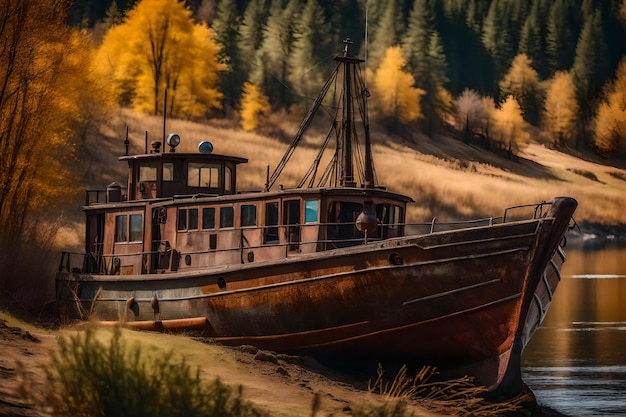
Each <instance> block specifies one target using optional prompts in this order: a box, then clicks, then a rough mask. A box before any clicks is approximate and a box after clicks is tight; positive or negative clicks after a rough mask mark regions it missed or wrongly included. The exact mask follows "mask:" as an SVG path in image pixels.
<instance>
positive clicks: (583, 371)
mask: <svg viewBox="0 0 626 417" xmlns="http://www.w3.org/2000/svg"><path fill="white" fill-rule="evenodd" d="M604 243H605V244H600V245H598V244H597V243H596V245H594V246H595V247H592V248H588V247H587V248H584V249H573V248H567V249H566V252H567V261H566V263H565V265H564V267H563V271H562V280H561V283H560V284H559V287H558V288H557V291H556V294H555V298H554V300H553V302H552V305H551V306H550V310H549V312H548V315H547V317H546V319H545V320H544V322H543V324H542V325H541V327H540V328H539V329H538V330H537V332H536V333H535V335H534V336H533V338H532V339H531V341H530V343H529V344H528V346H527V347H526V349H525V351H524V355H523V365H522V366H523V374H524V381H526V383H527V385H528V386H529V387H530V388H531V389H532V390H533V392H534V393H535V395H536V397H537V400H538V401H539V402H540V403H541V404H544V405H547V406H549V407H551V408H553V409H555V410H558V411H560V412H562V413H564V414H566V415H568V416H573V417H574V416H575V417H578V416H615V415H624V416H626V247H625V246H623V245H622V246H621V247H620V246H619V245H616V244H614V243H611V242H610V241H608V242H604Z"/></svg>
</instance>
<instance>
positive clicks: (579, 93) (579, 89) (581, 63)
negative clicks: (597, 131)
mask: <svg viewBox="0 0 626 417" xmlns="http://www.w3.org/2000/svg"><path fill="white" fill-rule="evenodd" d="M571 72H572V79H573V81H574V86H575V87H576V97H577V99H578V105H579V107H580V110H581V118H582V119H581V122H582V123H583V129H582V134H583V136H585V135H586V127H587V122H588V121H589V120H591V117H592V103H593V100H594V98H595V97H596V96H597V95H598V93H599V92H600V89H601V88H602V85H603V84H604V82H605V80H606V79H607V76H606V74H607V72H608V71H607V62H606V44H605V42H604V36H603V31H602V16H601V13H600V10H596V11H595V12H594V13H593V16H592V17H590V18H588V19H586V21H585V24H584V26H583V30H582V32H581V33H580V38H579V39H578V44H577V45H576V57H575V59H574V65H573V66H572V70H571ZM585 137H586V136H585ZM579 146H580V143H577V144H576V147H577V148H579Z"/></svg>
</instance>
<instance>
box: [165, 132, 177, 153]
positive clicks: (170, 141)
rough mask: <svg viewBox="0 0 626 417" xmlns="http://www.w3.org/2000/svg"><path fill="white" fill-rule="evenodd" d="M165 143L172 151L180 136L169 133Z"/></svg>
mask: <svg viewBox="0 0 626 417" xmlns="http://www.w3.org/2000/svg"><path fill="white" fill-rule="evenodd" d="M167 144H168V145H169V147H170V151H171V152H174V149H176V147H177V146H178V145H179V144H180V136H178V135H177V134H176V133H170V134H169V136H168V137H167Z"/></svg>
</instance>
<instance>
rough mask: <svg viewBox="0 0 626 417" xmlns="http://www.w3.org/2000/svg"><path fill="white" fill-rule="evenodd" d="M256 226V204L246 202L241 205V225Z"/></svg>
mask: <svg viewBox="0 0 626 417" xmlns="http://www.w3.org/2000/svg"><path fill="white" fill-rule="evenodd" d="M246 226H256V206H255V205H252V204H246V205H243V206H241V227H246Z"/></svg>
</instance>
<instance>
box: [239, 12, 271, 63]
mask: <svg viewBox="0 0 626 417" xmlns="http://www.w3.org/2000/svg"><path fill="white" fill-rule="evenodd" d="M268 11H269V10H268V7H267V1H266V0H251V1H250V3H249V4H248V7H246V11H245V12H244V14H243V19H242V22H241V27H240V30H239V32H240V39H241V43H240V50H241V56H242V57H245V59H244V61H245V62H246V63H247V64H248V65H250V57H253V56H254V55H255V53H256V52H257V51H258V50H259V48H260V47H261V44H262V42H263V26H264V25H265V21H266V20H267V15H268Z"/></svg>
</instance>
